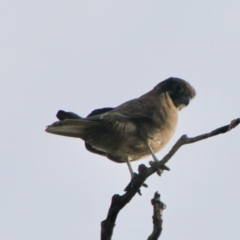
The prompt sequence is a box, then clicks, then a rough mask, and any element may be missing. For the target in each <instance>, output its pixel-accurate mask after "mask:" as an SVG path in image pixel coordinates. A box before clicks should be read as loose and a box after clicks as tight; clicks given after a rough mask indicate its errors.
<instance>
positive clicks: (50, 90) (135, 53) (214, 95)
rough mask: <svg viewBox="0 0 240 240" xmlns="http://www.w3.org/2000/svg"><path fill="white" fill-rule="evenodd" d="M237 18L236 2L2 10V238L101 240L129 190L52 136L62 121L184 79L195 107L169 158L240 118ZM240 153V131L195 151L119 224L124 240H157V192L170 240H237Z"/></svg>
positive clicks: (79, 145) (110, 169) (107, 166)
mask: <svg viewBox="0 0 240 240" xmlns="http://www.w3.org/2000/svg"><path fill="white" fill-rule="evenodd" d="M239 13H240V1H237V0H235V1H233V0H232V1H229V0H228V1H224V0H218V1H217V0H212V1H206V0H202V1H190V0H189V1H173V0H172V1H171V0H170V1H143V0H141V1H139V0H138V1H135V0H132V1H81V0H78V1H71V0H70V1H69V0H68V1H66V0H64V1H63V0H58V1H45V0H42V1H27V0H25V1H13V0H9V1H1V7H0V29H1V38H0V92H1V94H0V102H1V104H0V111H1V116H2V117H1V125H0V132H1V151H0V159H1V161H0V212H1V214H0V226H1V229H0V239H3V240H19V239H24V240H33V239H34V240H52V239H56V240H67V239H71V240H75V239H76V240H77V239H90V240H91V239H99V233H100V222H101V221H102V220H103V219H105V217H106V214H107V211H108V208H109V205H110V200H111V196H112V195H113V194H115V193H120V194H121V193H123V189H124V187H125V186H126V185H127V183H128V181H129V177H130V175H129V172H128V169H127V166H126V164H116V163H113V162H111V161H109V160H107V159H105V158H103V157H101V156H97V155H93V154H91V153H89V152H87V151H86V150H85V148H84V145H83V142H82V141H80V140H77V139H71V138H64V137H60V136H53V135H50V134H47V133H45V132H44V129H45V126H46V125H48V124H51V123H52V122H54V121H55V120H56V118H55V114H56V112H57V110H59V109H63V110H69V111H74V112H76V113H78V114H79V115H81V116H86V115H87V114H88V113H89V112H90V111H91V110H93V109H95V108H101V107H114V106H117V105H119V104H121V103H122V102H124V101H127V100H129V99H132V98H135V97H138V96H140V95H141V94H143V93H145V92H146V91H148V90H150V89H152V88H153V87H154V86H155V85H156V84H157V83H159V82H160V81H162V80H164V79H165V78H167V77H170V76H175V77H180V78H183V79H185V80H187V81H189V82H190V83H191V85H192V86H194V87H195V89H196V91H197V96H196V98H195V99H194V100H193V101H192V102H191V104H190V105H189V107H187V108H186V109H184V110H183V111H182V112H181V113H180V117H179V119H180V121H179V126H178V129H177V132H176V134H175V136H174V138H173V140H172V141H171V142H170V143H169V144H168V145H167V147H166V148H165V149H164V150H163V151H162V152H160V153H158V157H159V158H161V157H162V156H163V155H164V154H166V153H167V151H168V150H169V149H170V147H171V146H172V145H173V143H174V142H175V141H176V140H177V139H178V138H179V137H180V136H181V135H182V134H188V135H189V136H195V135H197V134H201V133H204V132H207V131H210V130H213V129H214V128H217V127H220V126H222V125H225V124H228V123H229V121H230V120H232V119H234V118H237V117H240V111H239V109H240V108H239V102H240V94H239V89H240V65H239V64H240V63H239V62H240V44H239V43H240V14H239ZM239 142H240V129H239V128H237V129H235V130H233V131H232V132H229V133H227V134H224V135H221V136H218V137H215V138H212V139H209V140H205V141H203V142H199V143H195V144H193V145H189V146H184V147H183V148H182V149H181V150H180V151H179V152H178V153H177V154H176V155H175V156H174V157H173V159H172V160H171V161H170V163H169V164H168V166H169V167H170V168H171V171H170V172H166V173H164V174H163V176H162V177H161V178H159V177H158V176H157V175H156V176H152V177H151V178H150V179H148V180H147V184H148V185H149V188H148V189H142V193H143V196H142V197H139V196H136V197H135V198H134V199H133V201H132V202H131V203H130V204H128V206H127V207H126V208H125V209H124V210H123V211H122V212H121V213H120V215H119V217H118V219H117V226H116V229H115V231H114V240H123V239H129V240H130V239H131V240H132V239H146V238H147V236H148V235H149V234H150V232H151V230H152V222H151V221H152V219H151V216H152V207H151V204H150V200H151V198H152V197H153V194H154V192H155V191H159V192H160V193H161V197H162V201H163V202H164V203H166V205H167V209H166V210H165V211H164V216H163V217H164V225H163V227H164V229H163V234H162V237H161V239H165V240H170V239H194V240H200V239H201V240H202V239H205V240H208V239H209V240H212V239H218V240H225V239H231V240H238V239H240V229H239V224H240V206H239V201H240V193H239V180H240V176H239V169H240V163H239V156H240V148H239ZM149 160H150V158H147V159H145V160H141V161H138V162H135V163H133V167H134V169H135V170H136V169H137V167H138V165H139V164H140V163H145V164H147V163H148V161H149Z"/></svg>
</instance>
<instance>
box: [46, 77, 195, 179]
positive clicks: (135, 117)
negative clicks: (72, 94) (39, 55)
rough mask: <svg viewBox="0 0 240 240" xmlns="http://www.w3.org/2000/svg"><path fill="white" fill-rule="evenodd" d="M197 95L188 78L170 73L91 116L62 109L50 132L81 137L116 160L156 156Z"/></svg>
mask: <svg viewBox="0 0 240 240" xmlns="http://www.w3.org/2000/svg"><path fill="white" fill-rule="evenodd" d="M195 95H196V91H195V89H194V88H193V87H192V86H191V85H190V84H189V83H188V82H187V81H185V80H183V79H180V78H176V77H170V78H168V79H166V80H164V81H161V82H160V83H158V84H157V85H156V86H155V87H154V88H153V89H152V90H150V91H148V92H147V93H145V94H143V95H142V96H140V97H138V98H135V99H132V100H129V101H127V102H124V103H123V104H121V105H119V106H117V107H105V108H101V109H95V110H93V111H92V112H91V113H90V114H89V115H88V116H87V117H81V116H79V115H77V114H75V113H73V112H66V111H63V110H59V111H58V113H57V115H56V116H57V118H58V119H59V121H57V122H54V123H53V124H51V125H49V126H47V128H46V130H45V131H46V132H48V133H52V134H57V135H62V136H67V137H74V138H80V139H82V140H83V141H85V147H86V149H87V150H88V151H90V152H92V153H95V154H98V155H101V156H105V157H107V158H108V159H110V160H112V161H114V162H116V163H127V166H128V168H129V171H130V174H131V177H132V178H133V177H134V172H133V169H132V167H131V162H133V161H136V160H139V159H142V158H146V157H148V156H152V157H153V160H154V161H159V160H158V159H157V157H156V155H155V154H156V153H157V152H159V151H160V150H162V149H163V148H164V147H165V146H166V144H167V143H168V142H169V141H170V139H171V138H172V136H173V135H174V133H175V130H176V127H177V122H178V112H179V111H180V110H181V109H182V108H184V107H186V106H188V104H189V102H190V100H192V99H193V98H194V97H195Z"/></svg>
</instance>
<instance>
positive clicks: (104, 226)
mask: <svg viewBox="0 0 240 240" xmlns="http://www.w3.org/2000/svg"><path fill="white" fill-rule="evenodd" d="M239 123H240V118H237V119H234V120H232V121H231V123H230V124H229V125H226V126H223V127H220V128H217V129H215V130H213V131H211V132H209V133H205V134H202V135H199V136H196V137H193V138H189V137H187V135H183V136H182V137H180V139H179V140H178V141H177V142H176V143H175V144H174V146H173V147H172V149H171V150H170V151H169V153H168V154H167V155H166V156H164V157H163V158H162V159H161V160H160V161H159V162H152V161H151V162H150V166H151V167H146V166H145V165H144V164H141V165H139V167H138V172H139V173H138V174H135V177H134V178H133V179H132V180H131V182H130V183H129V184H128V186H127V187H126V189H125V191H126V192H125V193H124V194H123V195H122V196H120V195H118V194H116V195H114V196H113V197H112V203H111V206H110V208H109V210H108V215H107V218H106V219H105V220H104V221H102V223H101V240H111V238H112V234H113V228H114V227H115V222H116V219H117V215H118V213H119V212H120V210H121V209H122V208H123V207H124V206H125V205H126V204H127V203H128V202H130V201H131V199H132V198H133V197H134V196H135V194H136V193H139V189H140V188H141V186H142V185H143V184H144V182H145V180H146V179H147V178H148V177H149V176H151V175H152V174H153V173H155V172H157V171H158V170H159V169H161V168H164V164H166V163H167V162H168V161H169V160H170V159H171V158H172V156H173V155H174V154H175V153H176V152H177V151H178V149H179V148H180V147H181V146H183V145H185V144H190V143H195V142H198V141H201V140H204V139H207V138H209V137H213V136H216V135H218V134H223V133H226V132H229V131H230V130H232V129H233V128H235V127H236V126H237V125H238V124H239ZM150 239H151V238H150ZM152 239H157V238H152Z"/></svg>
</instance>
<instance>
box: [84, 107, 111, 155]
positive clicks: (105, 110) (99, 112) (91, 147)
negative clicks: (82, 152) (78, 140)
mask: <svg viewBox="0 0 240 240" xmlns="http://www.w3.org/2000/svg"><path fill="white" fill-rule="evenodd" d="M113 109H114V108H110V107H108V108H100V109H95V110H93V111H92V112H91V113H90V114H88V116H87V117H91V116H94V115H98V114H102V113H106V112H109V111H111V110H113ZM85 148H86V149H87V150H88V151H89V152H91V153H95V154H98V155H101V156H106V152H104V151H101V150H98V149H96V148H94V147H93V146H92V145H91V144H89V143H88V142H86V141H85Z"/></svg>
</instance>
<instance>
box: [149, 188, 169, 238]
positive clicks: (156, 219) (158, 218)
mask: <svg viewBox="0 0 240 240" xmlns="http://www.w3.org/2000/svg"><path fill="white" fill-rule="evenodd" d="M151 203H152V205H153V217H152V218H153V231H152V234H151V235H150V236H149V237H148V239H147V240H157V239H158V238H159V237H160V235H161V232H162V223H163V220H162V212H163V210H164V209H165V208H166V205H165V204H164V203H163V202H161V201H160V194H159V193H158V192H155V194H154V198H153V199H152V200H151Z"/></svg>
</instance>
